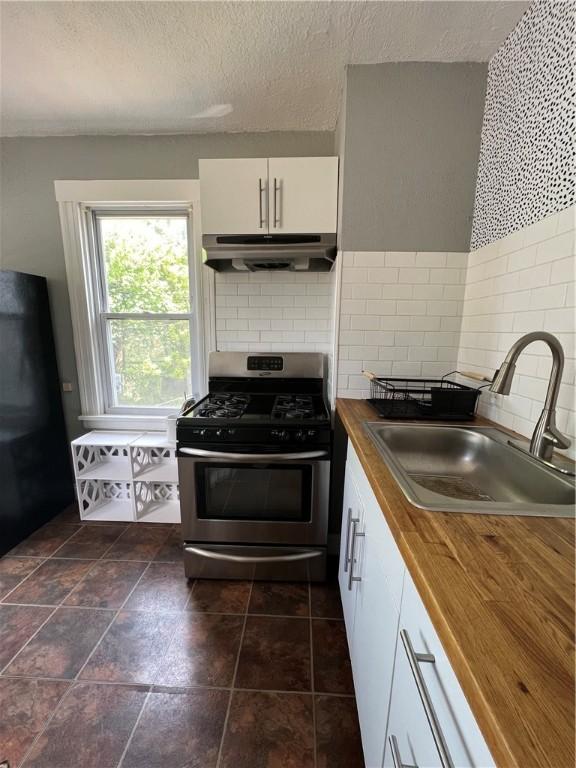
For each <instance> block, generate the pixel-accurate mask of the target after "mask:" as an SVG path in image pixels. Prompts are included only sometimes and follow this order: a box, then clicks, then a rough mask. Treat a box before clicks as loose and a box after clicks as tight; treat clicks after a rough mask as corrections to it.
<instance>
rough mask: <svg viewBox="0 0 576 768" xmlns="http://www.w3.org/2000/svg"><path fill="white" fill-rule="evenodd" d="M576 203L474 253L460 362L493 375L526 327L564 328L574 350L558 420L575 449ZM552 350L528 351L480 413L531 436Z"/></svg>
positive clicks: (560, 331)
mask: <svg viewBox="0 0 576 768" xmlns="http://www.w3.org/2000/svg"><path fill="white" fill-rule="evenodd" d="M575 225H576V207H575V206H572V207H571V208H567V209H566V210H564V211H561V212H560V213H556V214H553V215H552V216H548V217H547V218H545V219H542V220H540V221H538V222H537V223H536V224H532V225H530V226H528V227H525V228H524V229H521V230H518V231H516V232H513V233H512V234H510V235H507V236H506V237H504V238H502V239H501V240H495V241H493V242H492V243H490V244H489V245H485V246H484V247H482V248H478V249H477V250H475V251H472V252H471V253H470V258H469V267H468V272H467V275H466V287H465V295H464V310H463V317H462V335H461V340H460V348H459V351H458V366H459V367H461V368H466V369H472V370H476V371H481V372H483V373H488V374H490V375H492V374H493V373H494V371H495V369H496V368H498V367H499V365H500V363H501V362H502V361H503V359H504V357H505V355H506V353H507V351H508V350H509V348H510V347H511V346H512V344H513V343H514V342H515V341H516V340H517V339H518V338H519V337H520V336H522V335H523V334H524V333H528V332H529V331H538V330H544V331H548V332H550V333H553V334H554V335H555V336H557V337H558V338H559V339H560V341H561V343H562V345H563V347H564V353H565V355H566V365H565V369H564V376H563V383H562V387H561V390H560V396H559V399H558V414H557V424H558V427H559V429H560V430H561V431H562V432H564V433H565V434H567V435H568V436H569V437H570V438H571V440H572V443H573V444H572V446H571V448H570V450H569V452H570V455H572V456H575V455H576V451H575V447H576V446H575V443H576V425H575V407H576V405H575V389H574V383H575V378H574V376H575V360H574V358H575V357H576V353H575V337H574V331H575V326H576V323H575V318H576V310H575V306H576V303H575V297H576V290H575V286H576V284H575V282H574V280H575V275H576V256H575V255H574V233H575ZM551 359H552V358H551V356H550V353H549V351H548V348H547V346H546V345H545V344H543V343H535V344H532V345H530V346H529V347H528V348H527V349H526V350H525V351H524V352H523V353H522V355H521V356H520V358H519V361H518V365H517V368H516V376H515V378H514V381H513V384H512V393H511V395H510V396H508V397H504V396H502V395H493V394H490V393H485V394H483V395H482V397H481V398H480V406H479V407H480V413H483V414H484V415H485V416H487V417H488V418H491V419H493V420H494V421H497V422H498V423H500V424H504V425H505V426H507V427H509V428H511V429H514V430H516V431H517V432H519V433H520V434H523V435H526V436H530V435H531V433H532V431H533V429H534V425H535V423H536V421H537V419H538V417H539V415H540V412H541V410H542V403H543V401H544V397H545V394H546V389H547V386H548V378H549V374H550V364H551Z"/></svg>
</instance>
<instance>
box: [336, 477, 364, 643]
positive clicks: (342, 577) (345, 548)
mask: <svg viewBox="0 0 576 768" xmlns="http://www.w3.org/2000/svg"><path fill="white" fill-rule="evenodd" d="M342 506H343V509H342V530H341V533H340V561H339V565H338V582H339V584H340V596H341V599H342V609H343V611H344V621H345V624H346V635H347V637H348V647H349V650H350V654H352V638H353V633H354V611H355V604H356V592H357V589H356V585H357V583H358V582H354V581H351V578H350V577H351V575H352V574H351V572H350V565H351V561H350V548H351V544H352V532H353V530H356V531H359V530H360V528H359V526H363V525H364V510H363V509H362V504H361V502H360V496H359V495H358V490H357V489H356V483H355V481H354V477H353V474H352V472H351V471H350V465H349V463H347V464H346V474H345V480H344V498H343V504H342ZM356 558H357V555H356Z"/></svg>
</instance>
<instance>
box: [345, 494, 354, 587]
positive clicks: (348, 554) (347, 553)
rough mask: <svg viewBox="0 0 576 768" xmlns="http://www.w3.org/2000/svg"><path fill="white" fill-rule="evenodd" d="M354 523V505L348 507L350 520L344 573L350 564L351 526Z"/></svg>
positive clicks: (347, 525) (347, 526) (347, 530)
mask: <svg viewBox="0 0 576 768" xmlns="http://www.w3.org/2000/svg"><path fill="white" fill-rule="evenodd" d="M351 525H352V507H348V522H347V524H346V550H345V552H344V573H347V572H348V566H349V565H350V526H351Z"/></svg>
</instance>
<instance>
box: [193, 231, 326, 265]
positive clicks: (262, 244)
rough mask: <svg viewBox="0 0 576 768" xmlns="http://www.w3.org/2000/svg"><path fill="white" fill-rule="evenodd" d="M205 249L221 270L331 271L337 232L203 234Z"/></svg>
mask: <svg viewBox="0 0 576 768" xmlns="http://www.w3.org/2000/svg"><path fill="white" fill-rule="evenodd" d="M202 249H203V255H204V263H205V264H206V265H207V266H208V267H212V269H215V270H216V271H218V272H262V271H264V270H274V271H279V270H286V271H292V272H329V271H330V270H331V269H332V265H333V263H334V259H335V258H336V235H335V234H327V235H315V234H314V235H204V236H203V238H202Z"/></svg>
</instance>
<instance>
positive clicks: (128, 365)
mask: <svg viewBox="0 0 576 768" xmlns="http://www.w3.org/2000/svg"><path fill="white" fill-rule="evenodd" d="M108 330H109V334H110V338H111V345H112V367H113V370H112V385H113V389H114V400H115V403H114V404H115V405H119V406H140V407H148V408H150V407H159V408H172V407H174V406H179V405H180V404H181V403H182V400H183V399H184V394H185V393H187V394H188V395H189V394H190V393H191V391H192V386H191V375H190V326H189V323H188V321H187V320H154V319H150V320H109V321H108Z"/></svg>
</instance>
